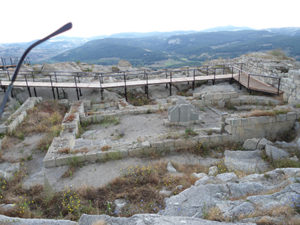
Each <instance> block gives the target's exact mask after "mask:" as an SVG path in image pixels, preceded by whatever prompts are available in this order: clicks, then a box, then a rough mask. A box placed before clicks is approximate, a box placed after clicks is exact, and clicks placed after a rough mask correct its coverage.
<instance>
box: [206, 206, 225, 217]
mask: <svg viewBox="0 0 300 225" xmlns="http://www.w3.org/2000/svg"><path fill="white" fill-rule="evenodd" d="M205 219H207V220H214V221H224V216H223V213H222V212H221V210H220V209H219V207H217V206H215V207H212V208H210V209H209V210H208V212H207V215H206V216H205Z"/></svg>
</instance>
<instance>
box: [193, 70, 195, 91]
mask: <svg viewBox="0 0 300 225" xmlns="http://www.w3.org/2000/svg"><path fill="white" fill-rule="evenodd" d="M195 73H196V70H195V69H194V71H193V90H195Z"/></svg>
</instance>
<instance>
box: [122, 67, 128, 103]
mask: <svg viewBox="0 0 300 225" xmlns="http://www.w3.org/2000/svg"><path fill="white" fill-rule="evenodd" d="M123 77H124V92H125V100H126V102H127V101H128V99H127V86H126V73H125V72H123Z"/></svg>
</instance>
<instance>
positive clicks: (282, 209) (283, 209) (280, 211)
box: [238, 205, 295, 224]
mask: <svg viewBox="0 0 300 225" xmlns="http://www.w3.org/2000/svg"><path fill="white" fill-rule="evenodd" d="M293 215H295V210H294V209H293V208H292V207H291V206H289V205H283V206H274V207H273V208H271V209H269V210H267V211H264V210H260V209H256V210H255V211H254V212H253V213H250V214H245V215H244V214H243V215H240V216H239V217H238V220H242V219H245V218H253V217H265V219H264V220H266V219H267V216H270V217H284V218H285V219H283V220H284V221H286V220H287V219H288V218H292V216H293ZM265 222H267V220H266V221H265ZM260 224H263V223H260ZM266 224H268V223H266Z"/></svg>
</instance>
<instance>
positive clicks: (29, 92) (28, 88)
mask: <svg viewBox="0 0 300 225" xmlns="http://www.w3.org/2000/svg"><path fill="white" fill-rule="evenodd" d="M24 77H25V82H26V86H27V90H28V94H29V97H31V91H30V87H29V86H28V81H27V75H26V73H25V75H24Z"/></svg>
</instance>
